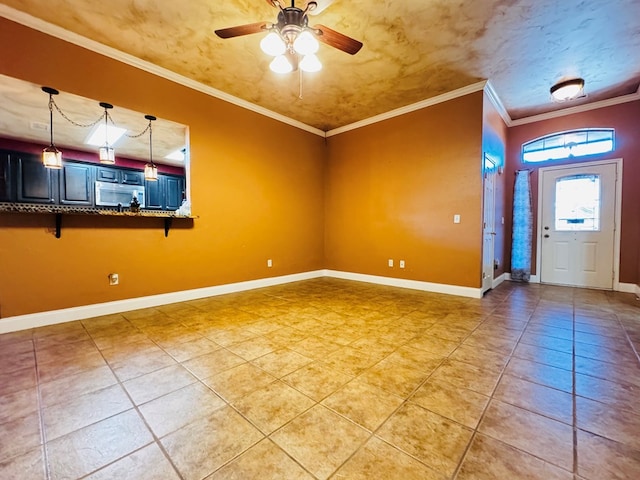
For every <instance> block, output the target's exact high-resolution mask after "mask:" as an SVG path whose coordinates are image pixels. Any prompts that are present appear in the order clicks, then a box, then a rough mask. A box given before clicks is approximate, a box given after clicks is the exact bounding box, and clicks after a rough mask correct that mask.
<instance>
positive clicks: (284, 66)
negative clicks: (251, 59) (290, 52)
mask: <svg viewBox="0 0 640 480" xmlns="http://www.w3.org/2000/svg"><path fill="white" fill-rule="evenodd" d="M269 68H270V69H271V71H273V72H276V73H289V72H291V71H292V70H293V66H291V63H290V62H289V60H287V57H285V56H284V55H278V56H277V57H276V58H274V59H273V60H272V61H271V63H270V64H269Z"/></svg>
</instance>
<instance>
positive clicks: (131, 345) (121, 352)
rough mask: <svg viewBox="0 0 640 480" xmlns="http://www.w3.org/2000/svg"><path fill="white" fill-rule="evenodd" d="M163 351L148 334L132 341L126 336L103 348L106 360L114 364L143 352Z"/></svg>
mask: <svg viewBox="0 0 640 480" xmlns="http://www.w3.org/2000/svg"><path fill="white" fill-rule="evenodd" d="M136 338H137V336H136ZM162 351H163V350H162V349H161V348H160V347H159V346H158V345H156V344H155V343H154V342H153V341H152V340H150V339H149V338H147V337H146V336H144V337H143V338H140V339H137V340H132V341H128V340H127V339H126V338H125V339H122V340H121V341H119V342H116V343H115V344H114V345H112V346H109V347H108V348H104V349H102V350H101V352H102V355H103V356H104V358H105V360H106V361H107V362H109V363H112V364H113V363H116V362H120V361H124V360H127V359H129V358H131V357H135V356H138V355H142V354H143V353H161V352H162Z"/></svg>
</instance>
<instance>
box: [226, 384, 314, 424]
mask: <svg viewBox="0 0 640 480" xmlns="http://www.w3.org/2000/svg"><path fill="white" fill-rule="evenodd" d="M314 404H315V402H314V401H313V400H311V399H310V398H309V397H307V396H305V395H303V394H302V393H300V392H299V391H297V390H295V389H293V388H292V387H290V386H288V385H287V384H285V383H283V382H281V381H275V382H273V383H270V384H269V385H267V386H266V387H263V388H261V389H259V390H256V391H254V392H253V393H250V394H249V395H247V396H245V397H243V398H241V399H240V400H238V401H237V402H234V403H233V406H234V407H235V408H236V409H237V410H238V411H239V412H240V413H241V414H242V415H243V416H244V417H246V418H247V419H248V420H249V421H251V422H252V423H253V424H254V425H255V426H257V427H258V428H259V429H260V430H261V431H262V432H263V433H264V434H265V435H268V434H270V433H271V432H273V431H274V430H276V429H278V428H280V427H281V426H282V425H284V424H285V423H287V422H288V421H290V420H292V419H293V418H295V417H297V416H298V415H299V414H301V413H302V412H304V411H305V410H308V409H309V408H311V407H312V406H313V405H314Z"/></svg>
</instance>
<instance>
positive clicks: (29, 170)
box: [13, 153, 59, 204]
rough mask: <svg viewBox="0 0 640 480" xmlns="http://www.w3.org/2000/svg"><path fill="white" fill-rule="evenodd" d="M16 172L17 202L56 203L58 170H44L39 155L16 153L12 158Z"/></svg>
mask: <svg viewBox="0 0 640 480" xmlns="http://www.w3.org/2000/svg"><path fill="white" fill-rule="evenodd" d="M13 158H14V159H15V162H13V164H14V165H15V166H16V170H17V172H16V173H17V177H18V182H17V187H18V188H17V195H16V200H17V201H18V202H28V203H45V204H52V203H58V173H59V172H58V170H54V169H50V168H46V167H45V166H44V165H43V164H42V161H41V160H40V156H39V155H34V154H29V153H17V154H15V156H14V157H13Z"/></svg>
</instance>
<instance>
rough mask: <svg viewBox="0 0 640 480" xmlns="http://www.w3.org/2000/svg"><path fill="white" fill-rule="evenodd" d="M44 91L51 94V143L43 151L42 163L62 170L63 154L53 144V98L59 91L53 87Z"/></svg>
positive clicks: (44, 88)
mask: <svg viewBox="0 0 640 480" xmlns="http://www.w3.org/2000/svg"><path fill="white" fill-rule="evenodd" d="M42 91H43V92H45V93H48V94H49V133H50V139H51V143H50V144H49V146H48V147H47V148H45V149H44V150H42V163H43V165H44V166H45V167H47V168H54V169H60V168H62V152H61V151H60V150H58V149H57V148H56V146H55V144H54V143H53V96H54V95H58V93H60V92H58V90H56V89H55V88H51V87H42Z"/></svg>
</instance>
